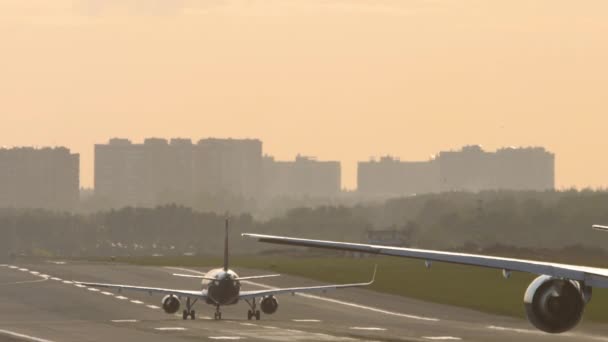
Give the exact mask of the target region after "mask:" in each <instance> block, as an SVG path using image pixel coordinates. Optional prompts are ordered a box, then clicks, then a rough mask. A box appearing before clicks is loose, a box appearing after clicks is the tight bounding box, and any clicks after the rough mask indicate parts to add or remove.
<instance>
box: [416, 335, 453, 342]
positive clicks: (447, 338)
mask: <svg viewBox="0 0 608 342" xmlns="http://www.w3.org/2000/svg"><path fill="white" fill-rule="evenodd" d="M422 338H424V339H427V340H434V341H460V340H462V339H461V338H460V337H455V336H422Z"/></svg>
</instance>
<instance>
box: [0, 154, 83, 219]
mask: <svg viewBox="0 0 608 342" xmlns="http://www.w3.org/2000/svg"><path fill="white" fill-rule="evenodd" d="M79 187H80V156H79V155H78V154H75V153H71V152H70V150H69V149H67V148H64V147H58V148H40V149H37V148H29V147H22V148H12V149H0V207H10V208H44V209H54V210H72V209H74V208H75V207H76V206H77V204H78V200H79Z"/></svg>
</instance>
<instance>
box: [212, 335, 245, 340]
mask: <svg viewBox="0 0 608 342" xmlns="http://www.w3.org/2000/svg"><path fill="white" fill-rule="evenodd" d="M209 339H210V340H242V339H243V338H242V337H240V336H209Z"/></svg>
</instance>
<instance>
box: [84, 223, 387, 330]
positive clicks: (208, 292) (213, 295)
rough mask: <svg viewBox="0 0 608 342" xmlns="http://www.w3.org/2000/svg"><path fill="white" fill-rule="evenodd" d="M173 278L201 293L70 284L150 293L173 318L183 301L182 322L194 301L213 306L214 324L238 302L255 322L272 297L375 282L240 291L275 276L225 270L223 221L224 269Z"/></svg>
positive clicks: (271, 309) (271, 306) (269, 308)
mask: <svg viewBox="0 0 608 342" xmlns="http://www.w3.org/2000/svg"><path fill="white" fill-rule="evenodd" d="M173 275H174V276H177V277H185V278H195V279H202V282H201V284H202V289H201V290H195V291H189V290H179V289H165V288H157V287H145V286H132V285H121V284H103V283H90V282H81V281H74V282H75V283H77V284H82V285H85V286H89V287H95V288H107V289H114V290H118V292H122V291H123V290H131V291H139V292H145V293H148V294H150V295H152V294H153V293H158V294H164V295H165V296H164V297H163V299H162V300H161V305H162V309H163V310H164V311H165V313H167V314H175V313H176V312H178V311H179V308H180V306H181V301H180V299H182V298H184V297H185V298H186V308H185V310H184V311H183V312H182V318H183V319H184V320H186V319H188V317H190V318H191V319H193V320H194V319H195V318H196V312H195V311H194V310H193V309H192V308H193V307H194V304H196V302H197V301H199V300H200V301H203V302H205V303H207V304H209V305H213V306H215V308H216V310H215V315H214V318H215V319H216V320H220V319H222V312H221V311H220V307H221V306H225V305H234V304H236V303H238V302H239V301H240V300H243V301H245V302H246V303H247V304H248V305H249V307H250V310H248V311H247V319H248V320H251V319H252V318H255V319H256V320H259V319H260V310H258V302H257V300H259V307H260V309H261V310H262V312H264V314H267V315H271V314H273V313H275V312H276V311H277V309H278V307H279V302H278V300H277V299H276V298H275V296H276V295H279V294H285V293H292V294H294V293H296V292H315V291H321V292H325V291H327V290H334V289H344V288H349V287H362V286H368V285H371V284H372V283H373V282H374V280H375V278H376V268H374V273H373V276H372V279H371V280H370V281H369V282H366V283H355V284H339V285H323V286H309V287H291V288H277V289H270V290H256V291H241V281H245V280H253V279H262V278H270V277H278V276H279V274H268V275H257V276H250V277H239V276H238V275H237V274H236V272H234V271H233V270H231V269H230V268H229V249H228V219H226V225H225V237H224V265H223V267H221V268H216V269H212V270H210V271H209V272H207V273H205V275H203V276H198V275H190V274H179V273H174V274H173Z"/></svg>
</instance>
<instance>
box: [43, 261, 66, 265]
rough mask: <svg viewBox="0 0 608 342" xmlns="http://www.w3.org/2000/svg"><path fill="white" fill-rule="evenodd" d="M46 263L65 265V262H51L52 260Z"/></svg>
mask: <svg viewBox="0 0 608 342" xmlns="http://www.w3.org/2000/svg"><path fill="white" fill-rule="evenodd" d="M46 262H50V263H52V264H55V265H65V261H51V260H47V261H46Z"/></svg>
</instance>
